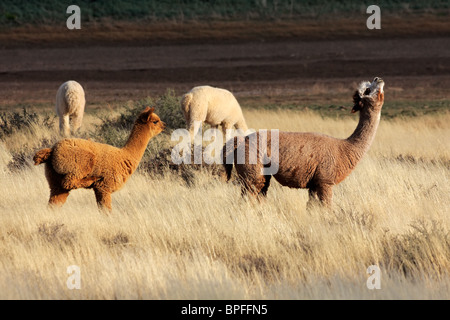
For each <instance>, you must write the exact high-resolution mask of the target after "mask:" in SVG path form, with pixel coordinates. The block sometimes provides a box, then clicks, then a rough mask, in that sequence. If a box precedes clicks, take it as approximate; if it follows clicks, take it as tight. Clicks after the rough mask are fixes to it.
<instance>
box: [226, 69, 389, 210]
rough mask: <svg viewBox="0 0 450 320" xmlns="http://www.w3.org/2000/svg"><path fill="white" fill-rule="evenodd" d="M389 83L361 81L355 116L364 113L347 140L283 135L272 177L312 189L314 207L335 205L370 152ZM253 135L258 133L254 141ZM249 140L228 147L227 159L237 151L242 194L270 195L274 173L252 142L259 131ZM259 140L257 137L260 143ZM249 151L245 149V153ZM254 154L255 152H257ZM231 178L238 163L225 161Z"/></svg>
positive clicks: (354, 98) (236, 156)
mask: <svg viewBox="0 0 450 320" xmlns="http://www.w3.org/2000/svg"><path fill="white" fill-rule="evenodd" d="M383 87H384V81H383V80H382V79H381V78H375V79H374V80H373V82H372V83H370V82H368V81H367V82H362V83H361V84H360V85H359V88H358V90H357V91H356V92H355V94H354V96H353V103H354V106H353V109H352V113H354V112H357V111H360V116H359V123H358V126H357V127H356V129H355V131H354V132H353V133H352V135H351V136H350V137H348V138H347V139H337V138H333V137H330V136H326V135H323V134H319V133H303V132H279V140H278V141H279V143H278V152H279V153H278V159H279V160H278V172H277V173H275V174H273V177H274V178H275V179H276V180H277V181H278V182H279V183H280V184H282V185H283V186H287V187H291V188H307V189H309V199H310V201H309V203H308V204H311V203H312V202H316V201H317V198H318V199H319V200H320V202H321V203H322V204H325V205H328V206H329V205H331V202H332V188H333V186H334V185H336V184H338V183H340V182H341V181H342V180H344V179H345V178H346V177H347V176H348V175H349V174H350V172H352V170H353V169H354V168H355V166H356V165H357V163H358V162H359V160H361V158H362V156H363V155H364V154H365V153H366V152H367V150H368V149H369V147H370V145H371V143H372V141H373V139H374V137H375V133H376V131H377V128H378V124H379V122H380V113H381V108H382V106H383V102H384V91H383ZM252 135H256V137H255V136H253V137H252ZM252 135H249V136H247V137H245V140H244V138H241V140H239V138H235V140H234V145H233V146H232V148H229V147H228V148H227V146H225V147H224V150H223V152H224V160H225V159H226V158H227V157H228V158H229V155H230V152H234V163H235V167H236V171H237V174H238V177H239V180H240V181H241V183H242V193H243V194H245V193H247V192H250V193H251V194H253V195H255V196H259V195H262V196H265V195H266V193H267V189H268V188H269V185H270V179H271V177H272V175H263V171H262V169H263V168H264V167H265V166H264V165H263V161H262V155H260V153H261V152H260V150H259V147H254V148H251V145H252V144H253V145H255V146H258V144H255V143H254V142H253V143H252V141H258V139H260V133H259V132H256V133H253V134H252ZM255 138H256V139H255ZM266 145H267V151H266V154H267V157H268V158H269V159H271V158H274V157H273V152H276V150H271V134H270V132H268V134H267V144H266ZM240 148H245V150H240ZM256 149H258V150H257V151H256V152H257V154H258V156H257V157H255V159H256V158H257V161H256V163H255V164H249V161H248V159H249V155H250V154H251V153H249V150H256ZM239 151H241V152H242V153H241V154H244V153H245V161H244V163H241V164H239V162H237V159H238V155H239ZM253 152H255V151H253ZM224 163H225V170H226V172H227V178H228V180H229V179H230V177H231V170H232V168H233V164H232V163H231V164H227V163H226V162H225V161H224Z"/></svg>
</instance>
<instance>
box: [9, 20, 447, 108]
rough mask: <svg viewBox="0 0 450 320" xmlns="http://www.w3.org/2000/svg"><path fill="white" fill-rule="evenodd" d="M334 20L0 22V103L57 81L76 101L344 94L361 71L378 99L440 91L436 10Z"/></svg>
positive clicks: (439, 96) (36, 100)
mask: <svg viewBox="0 0 450 320" xmlns="http://www.w3.org/2000/svg"><path fill="white" fill-rule="evenodd" d="M366 19H367V15H361V16H360V17H356V18H352V19H345V18H340V19H337V18H334V19H332V20H327V19H325V18H322V19H316V20H308V19H305V20H301V19H299V20H295V21H256V22H252V21H228V22H227V21H222V22H217V21H216V22H214V21H213V22H195V21H194V22H185V23H177V22H159V23H143V22H140V23H130V22H113V21H108V22H105V23H85V24H82V28H81V29H80V30H68V29H67V28H66V26H65V25H62V26H55V25H53V26H44V25H41V26H21V27H15V28H6V29H4V30H2V31H1V32H0V110H2V111H6V110H11V109H14V108H17V107H21V106H23V105H27V106H31V107H36V106H38V107H47V108H50V107H52V105H53V104H54V99H55V98H54V97H55V94H56V90H57V89H58V87H59V85H60V84H61V83H62V82H64V81H67V80H69V79H73V80H77V81H78V82H80V83H81V84H82V85H83V87H84V88H85V91H86V98H87V108H88V109H87V110H89V108H97V107H105V106H107V105H111V104H113V105H114V104H117V103H122V102H124V101H128V100H138V99H141V98H144V97H146V96H154V95H158V94H162V93H164V92H165V91H166V89H168V88H171V89H174V90H175V92H176V93H177V94H181V93H183V92H185V91H188V90H189V89H191V88H192V87H194V86H197V85H206V84H208V85H212V86H218V87H223V88H227V89H229V90H231V91H232V92H233V93H235V95H236V96H237V97H238V99H239V100H240V101H241V104H243V106H244V107H246V106H258V105H262V104H268V103H273V104H286V103H291V104H302V105H307V104H309V103H312V104H314V103H319V104H327V103H330V104H331V103H343V104H350V103H351V95H352V90H354V87H355V85H356V84H357V83H358V82H359V81H361V80H369V79H371V78H373V77H374V76H381V77H383V78H384V79H385V82H386V92H387V93H386V99H387V100H386V101H387V102H388V101H389V100H396V101H424V103H426V101H447V100H448V99H449V98H450V89H449V88H450V23H449V19H448V17H447V16H444V17H438V16H423V15H422V16H420V17H408V18H402V17H401V16H400V17H398V16H396V17H390V18H389V17H388V18H383V20H382V24H381V29H380V30H376V29H374V30H369V29H368V28H367V27H366Z"/></svg>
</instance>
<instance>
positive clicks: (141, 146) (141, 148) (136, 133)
mask: <svg viewBox="0 0 450 320" xmlns="http://www.w3.org/2000/svg"><path fill="white" fill-rule="evenodd" d="M151 138H152V134H151V131H150V130H148V128H144V127H143V126H139V125H135V126H134V127H133V129H132V130H131V133H130V136H129V137H128V141H127V142H126V143H125V146H124V147H123V148H122V150H124V151H125V152H126V153H127V154H128V155H129V156H130V158H131V159H133V160H134V161H136V162H137V163H139V161H141V159H142V156H143V155H144V152H145V149H146V148H147V144H148V142H149V141H150V139H151ZM137 163H136V165H137Z"/></svg>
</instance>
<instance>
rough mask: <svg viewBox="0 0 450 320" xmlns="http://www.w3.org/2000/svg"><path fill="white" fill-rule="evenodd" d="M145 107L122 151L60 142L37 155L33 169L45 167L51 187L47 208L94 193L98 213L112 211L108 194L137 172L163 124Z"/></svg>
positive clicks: (82, 142) (83, 142)
mask: <svg viewBox="0 0 450 320" xmlns="http://www.w3.org/2000/svg"><path fill="white" fill-rule="evenodd" d="M153 111H154V108H149V107H147V108H146V109H145V110H144V111H143V112H142V113H141V114H140V115H139V117H138V118H137V119H136V121H135V123H134V126H133V129H132V130H131V133H130V136H129V138H128V141H127V142H126V144H125V146H124V147H123V148H116V147H113V146H110V145H107V144H102V143H97V142H93V141H90V140H84V139H63V140H61V141H59V142H57V143H56V144H55V145H54V146H53V147H52V148H47V149H42V150H40V151H38V152H37V153H36V154H35V156H34V158H33V160H34V163H35V165H38V164H41V163H45V176H46V178H47V181H48V184H49V186H50V200H49V205H58V206H61V205H63V204H64V203H65V201H66V199H67V197H68V196H69V192H70V191H71V190H73V189H78V188H87V189H94V192H95V198H96V200H97V205H98V206H99V208H100V209H105V208H106V209H109V210H111V193H113V192H115V191H117V190H119V189H120V188H121V187H122V186H123V185H124V184H125V182H126V181H127V179H128V178H129V177H130V176H131V175H132V174H133V172H134V171H135V170H136V168H137V166H138V165H139V162H140V161H141V158H142V156H143V154H144V151H145V149H146V148H147V144H148V142H149V141H150V139H151V138H152V137H154V136H156V135H157V134H159V133H160V132H162V131H163V130H164V127H165V124H164V123H163V122H162V121H161V120H160V119H159V117H158V116H157V115H156V114H155V113H154V112H153Z"/></svg>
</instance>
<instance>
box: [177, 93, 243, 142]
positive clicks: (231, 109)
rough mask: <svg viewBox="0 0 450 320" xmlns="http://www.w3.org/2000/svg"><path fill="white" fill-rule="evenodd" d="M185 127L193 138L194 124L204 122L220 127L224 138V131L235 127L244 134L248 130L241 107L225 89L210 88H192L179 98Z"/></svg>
mask: <svg viewBox="0 0 450 320" xmlns="http://www.w3.org/2000/svg"><path fill="white" fill-rule="evenodd" d="M181 110H183V114H184V118H185V119H186V125H187V128H188V130H189V133H190V135H191V138H194V136H195V134H196V133H197V132H194V130H195V122H196V121H199V122H202V123H203V122H206V123H208V124H210V125H211V126H212V127H213V128H216V129H217V127H218V126H219V125H221V126H222V131H223V134H224V137H225V136H226V130H227V129H232V128H233V127H236V129H241V130H242V131H244V132H246V131H247V130H248V127H247V124H246V122H245V119H244V116H243V114H242V110H241V106H240V105H239V103H238V102H237V100H236V98H235V97H234V95H233V94H232V93H231V92H230V91H228V90H225V89H220V88H214V87H210V86H200V87H194V88H192V90H191V91H189V92H187V93H186V94H185V95H183V97H182V98H181Z"/></svg>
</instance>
